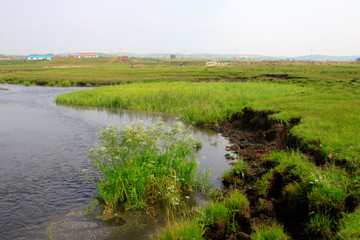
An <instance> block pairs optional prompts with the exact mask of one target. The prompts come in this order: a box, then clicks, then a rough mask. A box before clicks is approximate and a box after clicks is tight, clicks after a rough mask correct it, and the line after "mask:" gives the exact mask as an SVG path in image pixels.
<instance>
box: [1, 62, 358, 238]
mask: <svg viewBox="0 0 360 240" xmlns="http://www.w3.org/2000/svg"><path fill="white" fill-rule="evenodd" d="M82 61H83V60H82ZM91 61H95V60H91ZM91 61H89V62H56V63H55V61H54V62H38V63H31V65H30V64H29V65H26V64H23V63H13V64H10V65H1V66H0V71H2V73H1V77H0V81H2V82H10V83H11V82H14V83H25V82H29V84H41V85H64V82H66V85H68V86H69V85H71V86H78V85H92V86H93V85H113V84H116V85H118V84H120V85H119V86H107V87H103V88H97V89H94V90H85V91H79V92H76V93H69V94H65V95H61V96H58V97H57V99H56V101H57V103H59V104H70V105H82V106H96V107H110V108H127V109H133V110H143V111H161V112H170V113H174V114H176V115H179V116H180V117H181V118H182V119H183V120H184V121H187V122H191V123H194V124H203V125H208V126H214V125H216V124H218V123H220V122H221V121H230V120H231V119H232V118H234V116H235V114H236V113H238V112H242V110H243V109H244V108H245V107H250V108H252V109H254V110H255V111H272V112H273V113H275V114H272V115H270V116H268V118H269V121H275V122H276V123H282V124H284V125H285V126H286V125H288V126H289V125H291V122H292V121H293V119H299V120H300V121H299V123H298V124H297V125H295V126H293V127H292V128H291V129H290V131H289V132H288V133H287V143H288V144H287V145H286V146H284V147H283V149H281V150H279V151H274V152H273V153H272V154H270V155H268V156H267V157H265V158H263V159H262V161H261V162H253V161H249V160H248V159H246V161H243V160H241V159H239V160H238V165H237V166H234V168H233V169H231V170H230V171H229V172H227V173H224V178H231V176H232V177H233V179H235V180H234V183H236V184H233V185H231V184H230V185H231V186H230V187H229V188H228V189H226V190H225V191H224V192H221V193H217V194H214V196H213V200H212V202H211V203H210V204H209V205H207V206H205V207H204V208H203V209H200V210H199V211H198V214H195V215H196V216H194V217H191V219H185V220H184V219H182V220H179V222H176V221H175V222H173V223H169V225H168V228H167V229H164V230H162V231H161V232H159V234H158V235H157V237H158V238H159V239H180V238H187V237H190V236H197V237H196V238H199V239H200V237H199V236H201V237H202V238H205V239H224V238H225V239H227V238H229V239H230V238H231V239H236V238H238V239H240V238H241V237H243V238H244V239H246V238H248V239H249V238H251V239H288V238H289V237H292V238H295V239H356V238H359V237H360V231H359V224H358V220H359V218H360V214H359V203H360V185H359V181H360V168H359V161H360V135H359V132H360V65H352V64H344V65H341V64H340V65H271V64H267V63H264V64H261V63H260V64H258V65H244V66H242V65H234V66H217V67H207V66H202V65H192V64H191V63H188V64H187V63H186V62H185V64H184V67H178V66H177V65H176V63H163V65H156V64H155V65H153V64H150V63H146V62H143V64H141V61H139V62H136V65H135V68H134V69H131V68H128V67H129V64H128V62H120V60H119V61H114V62H112V63H111V64H108V63H107V61H105V60H102V62H100V63H99V62H97V63H96V62H91ZM155 63H156V62H155ZM197 64H198V63H197ZM63 65H67V66H72V67H67V68H50V67H54V66H63ZM80 65H81V66H82V67H74V66H80ZM44 67H47V68H44ZM19 70H26V71H19ZM253 120H254V119H249V121H250V123H247V124H250V125H251V121H253ZM252 130H253V129H252ZM264 133H265V131H264ZM263 141H268V140H267V139H266V134H265V135H264V139H263ZM319 156H320V157H321V161H317V159H319V158H318V157H319ZM224 164H225V163H224ZM260 168H261V174H258V175H256V174H254V172H256V171H258V170H259V169H260ZM233 189H236V190H235V191H233ZM234 206H235V207H234ZM220 210H221V211H220ZM292 219H293V220H292ZM294 220H295V221H294ZM195 226H198V227H195ZM216 229H218V231H215V230H216ZM220 229H222V230H220ZM174 234H175V235H174ZM187 234H189V235H187Z"/></svg>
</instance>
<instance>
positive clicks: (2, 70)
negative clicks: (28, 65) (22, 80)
mask: <svg viewBox="0 0 360 240" xmlns="http://www.w3.org/2000/svg"><path fill="white" fill-rule="evenodd" d="M29 71H30V70H25V69H0V73H10V72H29Z"/></svg>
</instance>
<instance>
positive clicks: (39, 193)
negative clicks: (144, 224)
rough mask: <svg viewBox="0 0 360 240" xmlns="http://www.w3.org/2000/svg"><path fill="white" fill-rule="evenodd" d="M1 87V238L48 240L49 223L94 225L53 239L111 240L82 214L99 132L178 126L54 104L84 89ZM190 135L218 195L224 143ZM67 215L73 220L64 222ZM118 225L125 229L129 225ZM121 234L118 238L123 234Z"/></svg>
mask: <svg viewBox="0 0 360 240" xmlns="http://www.w3.org/2000/svg"><path fill="white" fill-rule="evenodd" d="M4 88H5V89H8V90H0V216H1V218H0V239H3V240H4V239H49V237H48V236H47V229H49V226H50V225H51V224H52V223H54V222H66V221H75V220H74V219H76V221H77V222H86V223H87V225H89V226H90V225H92V224H93V225H94V224H95V225H96V228H91V227H90V228H87V230H86V231H83V232H82V233H81V234H80V235H77V234H79V228H76V227H74V225H71V224H67V225H66V224H65V225H64V224H63V226H62V228H63V229H60V230H59V229H58V230H57V231H58V233H56V231H55V229H56V227H55V228H54V232H55V233H56V234H59V235H58V236H60V237H62V238H66V239H79V238H80V237H81V238H87V239H95V238H96V239H111V238H114V237H109V236H116V234H115V235H114V234H113V233H111V231H112V230H111V229H115V228H114V227H113V225H111V227H112V228H109V229H110V230H109V229H108V230H107V233H108V235H106V234H102V235H100V237H99V236H98V235H96V234H95V235H94V234H93V232H92V230H91V229H97V230H96V231H98V232H99V229H100V228H106V226H108V225H107V224H106V223H103V224H100V225H99V220H98V219H95V218H94V217H89V216H85V215H84V214H83V213H82V212H83V210H84V209H85V208H86V207H87V206H88V205H89V202H90V199H91V198H92V197H95V196H96V189H95V185H94V184H93V183H91V182H90V181H88V180H86V178H85V176H84V174H83V173H82V171H81V170H82V169H89V168H91V166H90V164H89V163H88V158H87V153H88V150H89V149H90V148H92V147H93V145H94V144H96V143H97V135H96V133H97V132H98V131H99V130H100V129H101V128H105V127H107V126H108V124H110V123H111V124H115V125H121V126H124V125H128V124H130V123H131V122H137V121H139V120H144V122H145V123H146V124H152V123H153V122H154V121H155V119H156V118H159V117H161V118H162V121H164V122H165V123H166V124H168V125H171V124H173V123H175V122H176V121H178V120H177V119H176V118H175V117H174V116H173V115H169V114H162V113H148V112H136V111H126V110H106V109H97V108H75V107H65V106H58V105H56V104H55V102H54V100H55V97H56V96H57V95H58V94H61V93H65V92H69V91H76V90H80V89H81V88H57V87H51V88H50V87H40V86H31V87H25V86H22V85H8V84H0V89H4ZM192 135H193V136H195V137H196V138H198V139H199V140H200V141H201V142H202V144H203V146H202V148H201V149H200V150H199V152H198V157H197V158H198V160H199V161H200V168H201V169H210V170H212V172H213V173H212V176H211V178H210V182H211V183H212V184H213V185H214V187H216V188H221V182H220V180H219V176H221V174H222V173H223V171H224V170H225V169H227V168H228V167H229V166H228V164H226V159H225V156H224V155H225V154H226V153H227V152H226V151H225V147H226V145H228V141H227V140H225V139H224V138H223V137H222V136H220V135H219V134H218V133H215V132H213V131H211V130H208V129H204V128H196V127H194V128H193V129H192ZM215 142H216V144H214V143H215ZM201 156H204V157H205V158H203V157H201ZM126 214H127V213H126ZM70 215H73V218H72V219H70V220H69V216H70ZM140 218H141V217H140ZM123 219H126V220H127V221H128V225H129V224H132V225H136V224H137V223H136V221H130V220H128V219H129V217H128V216H126V217H124V218H123ZM112 224H113V223H112ZM122 225H124V226H125V225H126V221H125V222H124V223H122ZM71 226H72V227H73V228H72V229H70V228H71ZM81 227H83V226H81ZM136 227H137V226H136ZM89 229H90V230H89ZM124 229H125V230H124ZM126 229H127V228H126V227H124V228H123V229H122V230H121V231H122V232H123V233H124V231H125V232H126V231H127V230H126ZM139 229H140V228H138V229H137V228H133V229H132V231H135V232H138V231H140V230H141V229H140V230H139ZM94 231H95V230H94ZM117 231H119V229H118V230H117ZM151 231H153V227H152V228H151V227H150V228H148V229H147V230H146V231H140V233H139V234H140V235H139V234H135V235H134V234H128V235H125V236H128V237H126V239H138V238H139V236H140V237H141V236H143V237H141V238H146V236H147V235H148V233H149V232H151ZM65 233H66V234H65ZM124 234H126V233H124ZM101 236H103V237H102V238H101Z"/></svg>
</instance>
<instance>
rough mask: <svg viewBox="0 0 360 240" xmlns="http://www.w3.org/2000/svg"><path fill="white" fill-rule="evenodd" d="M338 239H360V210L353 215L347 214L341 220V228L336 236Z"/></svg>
mask: <svg viewBox="0 0 360 240" xmlns="http://www.w3.org/2000/svg"><path fill="white" fill-rule="evenodd" d="M336 238H337V239H342V240H350V239H359V238H360V209H359V208H358V209H356V210H355V212H353V213H348V214H345V215H344V217H343V218H342V219H341V220H340V227H339V230H338V232H337V235H336Z"/></svg>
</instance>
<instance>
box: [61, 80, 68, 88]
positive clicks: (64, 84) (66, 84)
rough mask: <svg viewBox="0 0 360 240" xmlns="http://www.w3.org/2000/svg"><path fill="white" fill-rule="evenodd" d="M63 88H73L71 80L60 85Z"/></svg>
mask: <svg viewBox="0 0 360 240" xmlns="http://www.w3.org/2000/svg"><path fill="white" fill-rule="evenodd" d="M60 86H61V87H71V82H70V81H69V80H66V81H63V82H61V83H60Z"/></svg>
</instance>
